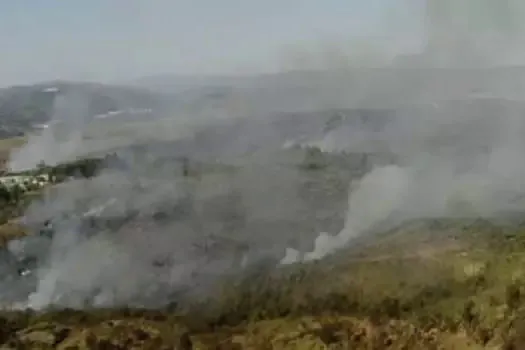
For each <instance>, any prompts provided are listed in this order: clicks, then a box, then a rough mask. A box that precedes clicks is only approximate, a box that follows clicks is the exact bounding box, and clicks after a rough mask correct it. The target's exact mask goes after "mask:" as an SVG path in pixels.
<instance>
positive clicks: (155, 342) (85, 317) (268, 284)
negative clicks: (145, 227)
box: [0, 223, 525, 349]
mask: <svg viewBox="0 0 525 350" xmlns="http://www.w3.org/2000/svg"><path fill="white" fill-rule="evenodd" d="M451 225H452V224H451ZM454 225H456V224H454ZM441 229H443V227H441ZM444 229H447V230H448V229H450V227H445V228H444ZM436 230H437V231H439V230H438V229H436ZM461 232H463V233H462V234H457V237H456V240H457V241H459V242H460V243H461V244H460V245H459V246H460V248H458V245H455V246H454V247H453V249H448V248H447V249H437V250H435V251H433V252H432V257H431V258H429V257H428V256H427V255H423V256H421V255H418V254H407V253H406V252H405V251H401V250H400V249H399V248H396V249H397V251H396V252H395V253H392V254H391V255H390V256H389V257H388V258H386V259H376V254H379V253H380V252H381V254H382V251H383V249H386V248H387V247H388V246H391V247H393V245H392V244H394V243H396V242H397V240H394V241H392V240H391V238H390V236H386V237H384V238H382V239H379V240H378V241H376V242H375V244H374V245H373V247H374V249H372V248H370V249H369V250H368V251H367V253H366V254H362V255H364V256H365V257H366V258H365V257H363V258H361V259H359V260H354V259H347V258H346V257H344V256H342V257H339V258H337V259H334V260H333V261H326V262H321V263H316V264H311V265H304V266H299V267H293V266H292V267H289V268H286V269H283V270H282V271H280V272H279V273H275V271H273V272H260V271H259V272H254V273H253V274H250V275H246V276H244V277H243V278H241V279H233V280H228V281H224V284H223V285H222V286H219V287H218V288H217V290H216V291H215V293H214V297H213V298H211V299H210V300H208V301H206V302H205V303H198V304H185V305H183V306H178V307H171V308H168V309H166V310H159V311H144V310H91V311H89V310H85V311H71V310H62V311H60V310H58V311H49V312H47V313H43V314H36V313H20V312H18V313H16V312H12V313H4V314H3V318H0V322H3V324H4V325H3V327H0V328H1V329H2V330H4V329H5V330H6V331H4V334H3V335H1V334H0V341H1V342H3V343H4V344H6V346H7V348H12V349H25V348H27V349H29V348H31V349H32V348H42V349H52V348H56V349H67V348H76V349H99V348H108V349H133V348H134V349H164V348H165V349H173V348H177V349H485V348H487V349H500V348H502V349H521V348H523V346H524V344H525V338H523V336H522V334H524V333H523V331H524V330H525V304H524V294H523V293H524V292H525V289H524V288H525V270H524V269H523V266H525V231H524V230H523V229H521V228H518V227H514V228H508V227H498V226H494V225H492V226H491V225H488V224H487V225H485V226H483V225H480V224H479V223H472V224H469V225H464V226H462V229H461ZM411 234H413V233H410V234H408V233H407V235H411ZM421 237H424V239H422V241H424V242H425V247H428V246H429V245H432V240H431V239H430V238H429V237H428V235H426V234H425V232H421ZM436 237H437V236H436ZM407 238H408V236H406V237H405V236H403V234H402V232H401V231H399V232H397V239H398V240H400V241H402V240H403V239H407ZM436 242H442V240H441V239H436ZM418 244H419V243H418V242H416V244H415V246H418ZM415 246H410V248H409V249H413V248H414V247H415ZM378 247H381V249H380V250H376V249H378ZM425 249H427V248H425ZM367 254H368V255H367Z"/></svg>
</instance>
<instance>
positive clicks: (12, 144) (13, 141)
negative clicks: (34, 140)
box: [0, 136, 27, 170]
mask: <svg viewBox="0 0 525 350" xmlns="http://www.w3.org/2000/svg"><path fill="white" fill-rule="evenodd" d="M26 142H27V137H25V136H20V137H11V138H8V139H0V170H5V169H6V163H7V161H8V160H9V155H10V153H11V151H12V150H13V149H14V148H18V147H21V146H22V145H24V144H25V143H26Z"/></svg>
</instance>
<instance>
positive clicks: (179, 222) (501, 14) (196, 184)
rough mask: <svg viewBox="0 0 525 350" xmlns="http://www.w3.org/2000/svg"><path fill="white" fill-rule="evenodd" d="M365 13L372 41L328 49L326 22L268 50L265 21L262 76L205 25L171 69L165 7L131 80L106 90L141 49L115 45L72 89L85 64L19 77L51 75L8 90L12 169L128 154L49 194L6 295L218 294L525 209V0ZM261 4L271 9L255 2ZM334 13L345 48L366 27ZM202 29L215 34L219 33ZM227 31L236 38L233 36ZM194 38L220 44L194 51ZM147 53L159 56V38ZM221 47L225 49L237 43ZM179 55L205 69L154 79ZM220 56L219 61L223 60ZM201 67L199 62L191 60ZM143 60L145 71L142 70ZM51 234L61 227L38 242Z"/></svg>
mask: <svg viewBox="0 0 525 350" xmlns="http://www.w3.org/2000/svg"><path fill="white" fill-rule="evenodd" d="M132 3H133V6H130V8H131V10H130V11H139V10H137V7H138V8H140V11H139V12H140V13H143V14H144V16H143V17H141V18H140V20H138V22H139V24H140V25H142V26H145V24H151V23H152V19H151V18H154V17H155V14H159V11H160V10H159V9H162V6H165V10H166V11H167V12H169V11H171V10H172V9H173V7H172V6H173V5H169V4H168V3H167V2H159V4H163V5H146V4H145V3H144V4H143V3H141V4H139V3H138V2H136V1H133V2H132ZM270 3H271V4H274V3H273V2H270ZM294 3H295V2H294ZM329 3H330V4H327V5H326V6H327V8H332V7H334V6H336V1H332V2H329ZM352 3H353V4H354V5H355V7H356V8H357V9H358V10H356V11H358V12H359V11H361V12H362V14H363V16H365V15H366V16H365V18H367V19H368V22H370V23H368V25H367V26H364V25H363V26H361V27H360V26H359V25H358V23H357V22H359V21H358V20H357V19H353V20H352V21H353V22H356V23H354V24H353V25H352V26H351V27H353V28H354V27H355V28H362V31H360V30H358V29H355V28H354V29H353V31H352V32H351V33H348V40H344V39H343V40H339V39H338V40H332V39H330V36H328V38H327V39H326V40H324V39H323V40H321V41H320V42H321V44H319V45H318V44H316V42H319V41H318V40H313V39H312V40H313V42H314V43H312V44H310V42H309V41H308V40H306V41H305V40H301V38H302V37H303V36H305V37H307V38H310V37H314V39H317V37H316V36H312V35H310V34H311V31H313V29H311V28H308V30H305V33H303V34H304V35H296V36H292V35H291V33H288V34H287V36H286V38H288V35H289V36H290V38H289V42H282V43H281V42H279V43H275V45H270V43H268V42H267V41H268V40H269V39H264V40H263V37H264V38H265V36H262V35H261V34H260V32H258V31H257V30H255V29H254V30H253V33H254V35H253V38H251V37H250V31H249V30H248V29H247V30H246V33H245V34H244V35H245V36H240V34H238V33H236V34H235V35H234V37H235V38H234V39H235V40H237V41H239V42H243V43H245V44H243V45H241V46H239V47H240V48H243V47H245V46H246V47H248V46H249V45H248V42H249V41H251V40H253V41H255V42H256V43H257V42H259V43H261V42H264V43H265V45H263V46H264V47H266V48H267V50H268V52H266V55H269V54H270V53H273V54H274V55H273V56H274V57H275V58H272V59H266V60H265V61H264V64H261V67H263V68H261V69H258V70H249V73H250V74H240V73H239V72H237V73H235V74H232V72H231V71H232V69H225V67H227V66H228V67H230V66H235V65H236V62H237V61H236V60H235V59H233V58H230V59H229V60H228V59H226V58H224V60H226V61H228V62H229V63H228V64H216V65H215V66H214V67H211V68H210V67H208V66H206V65H204V64H203V63H202V61H206V58H207V56H206V55H205V54H204V53H209V51H207V50H205V49H204V48H202V47H203V46H205V44H206V43H209V42H211V41H212V39H211V38H209V37H206V38H207V39H206V40H204V39H203V36H204V34H202V33H200V32H199V33H194V34H191V33H190V32H192V31H193V30H195V27H194V26H193V27H188V28H185V30H186V32H188V33H189V34H187V37H185V38H186V39H185V40H184V43H185V44H186V45H188V46H187V47H186V48H185V47H183V46H181V47H179V48H176V49H173V51H174V52H179V51H181V52H190V51H191V52H194V53H193V54H192V55H189V54H188V55H189V56H190V58H188V59H187V60H186V59H184V60H183V59H178V60H176V59H173V61H174V62H175V61H176V63H173V65H171V64H170V63H169V62H168V61H169V59H168V58H169V57H172V58H173V57H175V56H176V57H178V56H177V55H175V54H173V52H171V51H170V53H171V55H168V54H167V52H165V51H159V50H160V49H159V48H158V47H157V46H158V45H160V44H162V43H166V40H168V39H167V37H168V34H166V33H169V32H170V30H169V28H164V27H163V25H165V26H167V25H168V22H169V21H168V19H169V18H167V17H166V15H163V16H161V17H160V19H159V24H158V26H157V27H154V28H151V29H148V31H146V33H145V34H143V35H144V36H146V34H151V35H153V34H159V36H154V35H153V37H152V39H151V43H150V44H151V52H150V54H149V56H148V55H146V54H145V53H140V55H139V54H137V56H133V55H129V56H130V60H131V56H133V57H134V59H133V61H134V63H135V64H134V65H131V64H129V63H128V62H122V70H125V69H129V70H130V71H129V72H127V73H126V74H124V73H119V74H115V75H118V77H117V76H111V77H108V78H107V79H98V77H100V76H104V75H105V73H107V72H108V71H110V70H111V67H116V66H117V65H118V63H119V62H120V61H118V60H117V59H116V58H115V57H122V56H123V55H124V54H125V52H126V50H123V49H122V50H121V49H119V48H118V47H110V48H109V49H108V50H107V52H105V51H104V50H100V52H99V56H100V57H97V58H93V62H91V61H89V60H87V59H86V58H83V60H82V61H81V63H82V62H84V63H83V64H84V66H82V67H83V68H84V69H85V67H88V66H89V65H90V64H91V63H92V64H93V72H95V73H96V74H95V73H93V79H91V77H89V74H87V73H82V74H80V73H78V76H82V78H83V79H84V78H85V80H98V81H104V83H92V82H89V83H88V82H78V81H77V82H73V80H75V79H76V77H77V75H76V74H73V73H74V72H73V71H74V69H75V68H76V66H75V65H73V64H71V65H69V66H68V68H67V69H65V68H64V69H62V68H60V67H58V68H56V70H55V72H56V76H54V77H53V78H51V77H48V76H47V75H43V74H41V75H35V77H34V79H33V78H32V77H30V76H28V74H29V73H27V72H24V74H21V75H20V77H17V76H14V75H9V76H10V80H17V79H18V78H20V79H19V80H20V81H29V80H31V81H38V80H41V79H42V77H44V76H45V79H43V80H46V79H47V80H48V81H49V82H46V83H38V84H36V83H35V84H25V83H24V85H17V86H11V87H6V88H4V89H2V90H0V126H1V128H2V132H3V134H2V136H5V137H6V138H7V137H12V136H20V135H23V136H24V137H25V143H24V144H23V145H22V146H20V147H18V148H16V149H14V150H13V151H12V152H11V153H10V156H9V159H8V162H7V165H8V167H9V171H10V172H12V173H18V172H21V171H26V170H28V169H34V168H38V167H39V166H44V165H47V166H59V165H60V164H63V163H67V162H71V161H76V160H79V159H82V158H85V157H94V156H102V155H107V154H111V155H112V156H111V157H110V158H109V160H108V161H107V162H106V163H105V164H104V167H103V168H102V169H101V170H100V171H98V172H97V173H96V175H95V176H93V177H88V178H84V177H79V176H71V177H68V178H67V179H65V181H63V182H61V183H57V184H54V185H52V186H49V187H46V188H45V189H44V190H43V192H42V193H43V194H42V195H41V197H40V198H38V199H35V200H34V201H32V202H31V203H30V204H29V205H28V207H27V209H26V210H25V211H24V212H23V215H22V216H21V217H18V218H16V219H17V220H19V222H20V223H21V225H23V226H24V227H25V228H26V229H27V230H28V231H29V232H30V233H31V235H29V236H27V237H25V238H20V239H17V240H13V241H10V242H9V244H8V246H7V250H6V251H5V254H4V255H5V256H3V259H4V261H3V265H2V264H0V265H2V268H5V271H7V272H6V274H5V275H6V276H8V277H6V278H5V279H4V280H2V281H0V301H1V302H3V303H4V304H5V305H7V307H13V305H16V306H20V305H22V307H32V308H36V309H41V308H46V307H49V306H52V305H54V306H57V305H58V306H66V307H75V308H83V307H86V306H97V307H101V306H103V307H109V306H122V305H125V306H146V307H160V306H165V305H167V304H170V303H173V302H175V301H176V302H181V301H186V300H190V299H191V300H192V301H195V300H197V301H200V300H201V298H209V297H212V298H213V296H214V293H215V292H216V290H217V288H218V287H217V286H218V285H219V284H220V283H221V281H223V280H224V278H229V277H231V276H244V275H246V274H250V273H252V272H253V271H255V272H254V273H255V274H257V273H262V272H261V271H263V272H267V271H270V273H280V271H282V270H283V269H286V268H287V267H289V266H287V265H292V266H296V265H293V264H297V265H301V264H302V263H308V262H310V261H314V260H315V261H317V260H321V259H323V258H330V257H337V258H341V259H344V258H345V256H347V255H348V256H350V250H351V249H352V248H355V247H359V244H361V242H362V241H364V240H367V239H370V240H373V239H374V237H376V235H378V234H381V233H384V232H388V231H389V230H392V229H395V228H397V227H399V225H402V224H404V223H406V222H409V221H414V220H420V219H425V220H426V219H443V218H445V219H450V218H453V219H457V218H468V219H472V220H474V219H477V218H485V219H494V218H496V219H508V218H514V217H516V216H518V217H519V216H520V215H522V214H523V212H524V208H525V165H524V163H523V161H522V155H523V154H524V151H525V141H524V140H525V138H524V137H523V135H524V133H525V118H524V114H525V98H524V96H525V68H524V67H525V65H524V63H525V55H524V53H523V48H524V47H525V46H524V45H523V44H525V42H524V41H525V40H524V39H525V35H524V34H525V31H524V29H525V28H524V27H523V23H525V22H524V21H523V19H524V18H525V17H524V15H525V12H524V11H525V6H524V5H522V4H521V2H518V1H512V0H507V1H500V2H498V7H494V6H495V5H494V4H493V2H489V1H467V0H463V1H459V0H456V1H455V2H452V1H439V2H438V1H431V0H428V1H426V2H423V1H421V2H418V1H402V2H399V5H394V4H393V2H388V1H381V3H382V4H384V5H382V7H381V6H377V7H378V8H379V7H380V9H377V8H372V7H371V8H368V7H367V6H368V5H366V6H365V5H357V2H352ZM423 3H424V5H425V6H423ZM97 4H98V2H97ZM337 5H339V6H341V8H343V7H344V8H345V9H346V8H347V7H348V8H350V7H352V6H348V5H346V7H345V5H343V4H342V3H338V4H337ZM1 6H3V5H0V12H3V11H2V10H1ZM148 6H151V8H150V7H148ZM187 6H189V5H187ZM243 6H245V5H243ZM257 6H259V5H257ZM257 6H255V7H257ZM272 6H274V7H275V8H274V7H272ZM272 6H270V5H268V7H265V11H267V12H265V13H264V16H266V17H264V18H265V19H267V20H268V22H265V21H262V22H263V24H259V23H257V26H256V28H259V27H258V26H263V27H264V28H268V30H270V31H271V32H272V33H273V31H274V30H275V29H273V28H271V27H272V22H271V21H270V19H271V18H274V19H275V24H274V25H275V26H276V27H278V28H280V29H282V30H283V31H284V30H285V29H284V27H282V26H283V23H284V22H286V21H284V20H283V19H282V18H281V16H284V15H286V16H285V17H286V18H287V19H288V20H289V21H290V22H293V18H294V14H293V11H292V10H293V9H294V8H295V7H294V6H291V7H290V8H289V7H288V6H289V5H282V6H283V9H282V13H281V14H280V15H276V14H275V12H280V11H281V10H279V9H278V6H277V5H276V4H274V5H272ZM297 6H299V5H297ZM313 6H314V5H313V3H312V2H307V4H306V5H305V9H303V10H301V11H304V12H301V11H300V13H299V14H298V15H297V21H298V22H297V23H303V22H304V21H306V20H307V19H308V18H310V17H309V16H311V13H310V12H308V11H311V10H312V7H313ZM316 6H321V7H322V5H316ZM370 6H372V5H370ZM456 6H457V7H456ZM205 7H206V6H205ZM249 10H250V11H248V10H246V9H245V11H247V12H249V13H250V15H251V16H253V13H252V11H256V9H249ZM270 10H271V11H270ZM122 11H124V10H122ZM141 11H142V12H141ZM188 11H189V10H188ZM192 11H196V10H195V9H192V10H191V11H190V12H192ZM210 11H211V10H210ZM221 11H223V10H221ZM374 11H375V12H374ZM326 12H330V11H328V10H326ZM332 12H333V11H332ZM376 12H377V14H376ZM220 13H221V14H222V12H220ZM372 13H374V15H372ZM401 13H403V15H401ZM406 14H409V17H410V21H407V19H406V17H407V15H406ZM128 15H129V14H122V16H123V17H126V18H127V16H128ZM148 16H151V18H150V17H148ZM202 16H203V19H205V18H208V17H209V14H202ZM261 16H263V15H261ZM272 16H275V17H272ZM319 16H327V15H326V13H325V12H324V10H323V12H321V13H320V14H319ZM334 16H335V15H334ZM212 17H213V16H212ZM327 17H328V16H327ZM336 17H337V18H334V19H340V18H339V17H338V16H336ZM221 18H222V17H221ZM224 18H228V17H227V16H226V15H224ZM224 18H222V21H223V22H224V21H226V20H225V19H224ZM314 18H316V17H315V16H314ZM323 18H324V17H323ZM330 18H331V17H328V19H327V18H324V22H322V23H324V24H325V25H326V26H327V28H328V27H329V29H330V30H334V31H335V30H336V29H337V30H339V31H340V32H341V33H339V36H337V37H338V38H339V37H341V36H343V37H345V35H346V33H345V32H344V30H346V29H348V30H350V29H349V28H347V27H346V25H342V24H341V26H342V28H339V27H338V28H333V27H332V25H329V23H330V22H331V21H330ZM0 20H1V17H0ZM120 20H122V21H124V19H122V18H121V19H120ZM194 21H195V22H199V23H200V24H199V25H202V26H204V27H206V29H207V30H213V25H214V22H212V23H211V24H206V23H207V22H206V21H204V20H199V18H196V19H195V20H194ZM239 21H241V22H243V21H242V20H239ZM319 21H320V19H319ZM349 21H350V20H349ZM352 21H350V22H352ZM126 23H127V22H126ZM316 23H321V22H316ZM64 25H65V24H64ZM106 25H107V26H109V24H105V26H106ZM127 25H129V24H126V26H127ZM140 25H137V26H138V27H140ZM217 26H218V28H219V27H220V28H221V31H220V33H221V35H226V34H224V33H229V31H228V30H227V29H228V28H230V26H229V25H225V24H224V23H223V24H221V25H219V24H217ZM239 26H241V27H242V28H250V27H249V26H248V25H247V24H246V23H244V22H243V23H239ZM243 26H244V27H243ZM254 26H255V24H254ZM371 27H373V28H371ZM0 28H1V27H0ZM365 28H366V30H365ZM230 29H231V28H230ZM327 30H328V29H327ZM136 32H140V28H138V29H136ZM223 32H224V33H223ZM111 33H113V35H116V34H115V33H114V32H109V34H111ZM134 33H135V32H134ZM160 33H162V36H160ZM359 33H363V34H362V35H358V34H359ZM378 33H379V34H378ZM388 33H390V34H391V36H392V37H389V36H387V35H386V34H388ZM419 33H423V35H421V34H419ZM109 34H108V35H109ZM128 34H129V33H128ZM128 34H127V35H128ZM299 34H301V33H299ZM2 35H5V34H2ZM93 35H94V34H93ZM99 35H102V34H99ZM129 35H131V34H129ZM283 35H284V34H283ZM116 36H117V37H118V35H116ZM269 36H270V34H268V37H269ZM177 37H184V35H183V34H181V33H179V32H177ZM0 38H2V36H0ZM155 38H158V41H159V42H160V44H159V43H158V42H156V41H155V40H154V39H155ZM161 39H162V40H161ZM56 40H57V41H60V37H59V38H58V39H56ZM101 40H102V39H101ZM192 40H202V42H203V43H202V44H201V45H202V47H201V46H199V47H200V49H197V48H195V49H194V50H195V51H192V50H190V49H188V47H190V48H191V47H193V46H191V45H189V42H190V41H192ZM67 42H68V41H67V39H63V43H67ZM136 42H137V43H142V44H143V47H142V46H141V47H140V49H141V50H144V51H148V50H149V48H148V46H147V45H146V42H147V40H145V39H144V37H142V36H137V39H136ZM169 42H170V43H171V41H169ZM213 42H214V43H215V44H214V45H215V46H214V47H216V45H218V44H217V42H220V39H217V40H216V41H213ZM232 42H234V40H233V39H232ZM232 42H225V43H224V47H220V48H219V49H220V50H223V51H227V52H228V55H227V56H228V57H230V56H233V57H235V56H236V55H238V56H239V57H242V61H244V60H245V58H246V59H248V58H250V57H252V56H254V55H255V56H258V54H259V51H254V50H255V49H254V48H253V46H249V47H250V49H246V48H245V51H246V52H235V51H236V50H237V48H236V47H237V46H235V45H233V44H232ZM90 43H91V41H90ZM193 44H194V45H197V44H195V43H193ZM61 45H62V44H61ZM64 45H65V44H64ZM86 45H87V44H86ZM89 45H92V43H91V44H89ZM93 45H94V46H93V47H96V48H99V46H98V45H99V44H96V45H95V44H93ZM100 45H102V44H100ZM181 45H182V44H181ZM244 45H245V46H244ZM160 46H162V45H160ZM270 47H273V48H274V50H273V51H272V50H270ZM240 48H239V49H238V50H239V51H241V49H240ZM219 49H217V51H218V50H219ZM13 50H14V49H13ZM35 50H36V49H35ZM185 50H187V51H185ZM199 50H200V51H199ZM131 51H133V50H131ZM270 51H271V52H270ZM15 52H21V51H15ZM35 52H36V51H35ZM116 52H117V53H118V54H117V53H116ZM195 52H198V53H199V52H200V53H201V55H199V54H198V53H195ZM162 54H166V55H167V56H169V57H168V58H165V59H164V58H163V59H162V60H161V59H159V60H160V61H161V63H159V66H160V67H162V68H163V69H164V68H168V67H169V68H172V67H179V69H178V71H180V72H184V71H185V70H184V68H183V67H184V64H185V63H187V64H188V67H190V68H188V70H189V71H195V74H186V75H184V74H180V75H177V74H169V72H170V70H168V69H166V71H167V72H168V73H165V74H163V73H159V72H156V71H155V69H153V68H152V67H154V66H155V60H154V59H153V58H152V57H154V56H159V57H163V56H162ZM12 55H14V54H12V53H8V56H9V57H11V56H12ZM42 55H43V59H42V60H43V61H45V62H47V64H48V65H47V66H46V64H43V63H42V64H41V65H39V64H40V63H38V64H37V63H35V67H38V68H34V70H39V69H44V68H46V67H48V66H49V62H48V61H50V60H51V59H50V58H49V57H54V56H52V55H51V54H49V53H47V52H46V54H45V55H44V53H42ZM105 55H107V56H108V57H107V62H105V64H102V63H104V62H102V61H104V56H105ZM210 55H211V54H210ZM216 55H217V53H216V52H214V54H213V55H211V56H209V60H210V62H214V61H213V59H212V58H215V59H216V61H220V62H223V61H221V60H220V59H219V58H217V57H216ZM196 56H198V57H200V58H201V60H199V62H201V63H199V64H198V62H197V63H194V64H193V63H192V64H189V63H188V62H189V61H191V58H195V57H196ZM44 58H45V59H44ZM179 58H180V57H179ZM64 59H65V58H64ZM46 60H47V61H46ZM141 60H143V61H144V62H146V63H144V67H139V68H140V69H137V70H136V71H133V69H134V67H135V68H136V67H138V66H141ZM6 62H8V64H7V65H8V68H5V67H4V68H3V70H0V72H6V71H7V70H10V69H11V68H9V64H12V65H13V67H15V68H13V71H21V70H24V69H25V68H24V67H25V66H24V65H22V63H20V65H17V63H16V62H14V60H11V61H9V60H7V61H6ZM79 62H80V61H79ZM115 62H117V63H115ZM258 63H260V62H259V60H257V59H256V60H253V61H252V64H253V65H257V64H258ZM78 64H80V63H78ZM205 66H206V67H205ZM181 67H182V68H181ZM268 67H271V68H275V69H267V68H268ZM59 68H60V69H59ZM204 68H206V69H204ZM212 68H213V69H212ZM79 69H80V68H79ZM200 70H202V71H203V72H204V71H208V72H209V71H212V73H214V74H207V73H206V74H205V73H202V74H197V73H198V72H199V71H200ZM84 71H85V70H84ZM264 71H274V72H273V73H263V72H264ZM29 72H31V70H29ZM79 72H80V70H79ZM66 73H67V74H66ZM108 74H109V73H108ZM5 75H6V76H8V75H7V73H6V74H5ZM141 75H142V77H140V76H141ZM63 76H67V79H66V80H53V79H56V78H62V77H63ZM139 77H140V78H139ZM48 78H49V79H48ZM117 78H118V79H117ZM69 80H71V81H69ZM117 80H118V83H115V81H117ZM110 82H113V83H110ZM42 227H46V228H49V227H52V231H53V234H52V235H50V236H45V235H44V236H43V235H39V234H38V233H39V232H40V231H41V230H42ZM347 250H348V253H346V252H347ZM26 258H27V259H26ZM29 258H31V259H29ZM28 260H30V261H31V263H28V262H27V261H28ZM21 261H22V262H23V264H22V265H23V271H24V273H23V274H20V273H19V269H20V264H21V263H20V262H21ZM323 261H324V260H321V262H320V263H321V264H322V263H323ZM285 265H286V266H285ZM17 269H18V270H17Z"/></svg>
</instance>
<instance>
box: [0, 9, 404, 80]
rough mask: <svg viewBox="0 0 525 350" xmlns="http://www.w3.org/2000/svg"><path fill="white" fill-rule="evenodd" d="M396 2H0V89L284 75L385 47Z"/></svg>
mask: <svg viewBox="0 0 525 350" xmlns="http://www.w3.org/2000/svg"><path fill="white" fill-rule="evenodd" d="M396 2H397V3H399V1H396V0H373V1H363V0H322V1H319V0H264V1H263V0H220V1H218V0H171V1H170V0H89V1H86V0H68V1H64V0H16V1H14V0H0V45H1V48H2V49H1V56H0V85H1V86H7V85H12V84H25V83H33V82H38V81H46V80H53V79H68V80H90V81H103V82H107V81H122V80H127V79H134V78H137V77H141V76H147V75H157V74H166V73H169V74H205V75H208V74H246V73H259V72H266V71H275V70H279V69H283V67H284V68H286V69H288V68H293V64H294V59H293V57H294V55H295V56H297V55H301V54H306V53H307V52H311V51H312V50H314V51H315V50H317V49H319V50H330V48H331V49H334V48H335V47H344V46H345V45H348V44H349V43H350V42H353V41H355V40H357V39H356V38H363V37H372V36H375V37H381V36H382V37H383V39H382V40H384V41H385V40H386V39H385V38H384V36H385V33H386V34H388V30H385V23H387V22H388V21H385V14H387V13H388V11H395V8H394V7H395V6H393V4H394V3H396ZM398 7H399V6H398ZM397 28H399V26H397ZM386 41H387V42H388V40H386ZM362 42H365V41H364V40H362Z"/></svg>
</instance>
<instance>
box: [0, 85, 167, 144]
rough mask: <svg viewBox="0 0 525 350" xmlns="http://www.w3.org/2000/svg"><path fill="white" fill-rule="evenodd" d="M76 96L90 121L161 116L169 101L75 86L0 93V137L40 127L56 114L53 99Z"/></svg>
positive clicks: (130, 90) (127, 91)
mask: <svg viewBox="0 0 525 350" xmlns="http://www.w3.org/2000/svg"><path fill="white" fill-rule="evenodd" d="M60 95H67V96H75V98H77V100H79V102H78V104H79V106H78V108H79V109H80V110H79V111H76V113H77V114H78V113H80V114H82V115H80V116H77V118H93V117H94V116H97V115H104V114H107V113H109V112H118V111H129V110H133V109H136V110H152V111H153V110H155V111H156V113H159V114H162V113H163V112H165V109H166V108H167V106H168V102H169V101H170V98H169V97H168V96H165V95H162V94H159V93H156V94H153V93H151V92H149V91H147V90H144V89H139V88H132V87H124V86H111V85H103V84H92V83H76V82H62V81H56V82H47V83H41V84H35V85H28V86H14V87H9V88H5V89H1V90H0V137H1V138H6V137H12V136H20V135H23V134H25V133H26V132H28V131H31V130H34V129H38V128H41V127H43V125H45V124H46V123H48V122H49V121H50V120H51V118H52V117H53V116H54V113H55V107H56V105H55V102H56V101H55V98H56V96H60ZM128 114H129V113H128Z"/></svg>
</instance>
